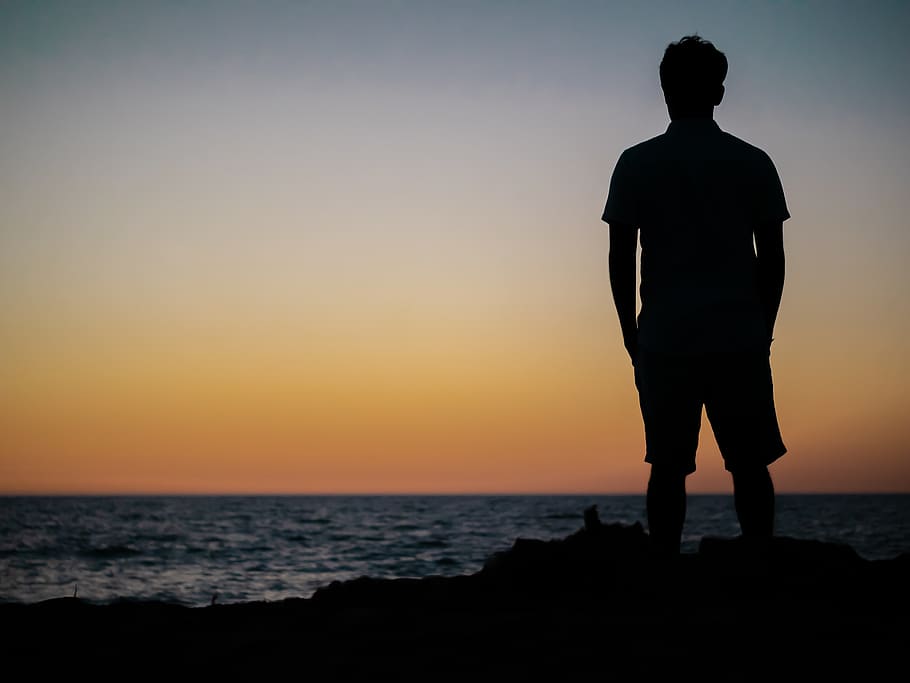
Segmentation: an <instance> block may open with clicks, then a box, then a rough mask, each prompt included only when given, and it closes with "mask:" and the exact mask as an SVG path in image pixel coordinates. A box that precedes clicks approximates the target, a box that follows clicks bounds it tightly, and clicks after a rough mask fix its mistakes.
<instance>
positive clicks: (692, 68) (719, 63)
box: [660, 36, 727, 119]
mask: <svg viewBox="0 0 910 683" xmlns="http://www.w3.org/2000/svg"><path fill="white" fill-rule="evenodd" d="M726 77H727V58H726V56H724V53H723V52H721V51H720V50H718V49H717V48H716V47H714V45H713V44H711V43H710V42H708V41H707V40H702V39H701V38H699V37H698V36H685V37H684V38H682V39H680V40H678V41H677V42H675V43H670V44H669V45H668V46H667V49H666V50H665V51H664V57H663V59H662V60H661V62H660V86H661V88H663V91H664V101H665V102H666V103H667V109H668V110H669V112H670V118H671V119H676V118H684V117H692V116H708V117H710V116H711V114H712V111H713V109H714V107H716V106H717V105H718V104H720V101H721V100H722V99H723V96H724V85H723V83H724V79H725V78H726Z"/></svg>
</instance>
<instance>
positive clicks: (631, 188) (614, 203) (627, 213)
mask: <svg viewBox="0 0 910 683" xmlns="http://www.w3.org/2000/svg"><path fill="white" fill-rule="evenodd" d="M634 180H635V179H634V175H633V174H632V172H631V168H630V164H629V156H628V153H627V152H623V153H622V154H620V155H619V159H618V160H617V162H616V167H615V168H614V169H613V176H612V177H611V178H610V190H609V192H608V193H607V203H606V206H605V207H604V212H603V216H602V217H601V220H603V221H604V222H606V223H621V224H624V225H633V226H637V225H638V201H637V199H636V196H635V182H634Z"/></svg>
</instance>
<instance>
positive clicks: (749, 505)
mask: <svg viewBox="0 0 910 683" xmlns="http://www.w3.org/2000/svg"><path fill="white" fill-rule="evenodd" d="M731 474H732V475H733V502H734V505H735V507H736V516H737V517H738V518H739V527H740V529H741V531H742V534H743V538H748V539H754V540H770V539H771V537H772V536H773V535H774V483H773V482H772V481H771V473H770V472H768V468H767V467H764V466H751V467H738V468H735V469H734V470H733V471H732V472H731Z"/></svg>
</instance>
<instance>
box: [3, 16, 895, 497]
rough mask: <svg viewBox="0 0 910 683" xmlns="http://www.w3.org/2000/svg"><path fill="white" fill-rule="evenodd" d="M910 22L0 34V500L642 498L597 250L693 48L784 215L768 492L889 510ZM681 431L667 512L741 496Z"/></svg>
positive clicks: (706, 429) (180, 23) (451, 24)
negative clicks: (85, 496)
mask: <svg viewBox="0 0 910 683" xmlns="http://www.w3.org/2000/svg"><path fill="white" fill-rule="evenodd" d="M908 25H910V4H907V3H903V2H864V3H860V2H835V1H830V2H735V1H727V2H702V1H694V2H687V3H678V2H580V1H572V0H566V1H563V2H542V1H538V0H527V1H525V2H494V1H492V0H488V1H487V2H436V1H434V0H424V1H423V2H411V1H407V0H385V1H382V0H379V1H375V2H367V1H363V2H348V1H346V0H328V1H325V2H291V1H284V2H273V1H271V0H264V1H261V2H255V3H254V2H230V1H226V0H220V1H214V0H212V1H204V0H197V1H183V2H171V1H169V0H161V1H158V2H154V3H148V2H102V1H96V2H52V1H48V2H40V3H36V2H9V1H8V2H4V3H2V4H0V307H2V308H0V310H2V316H0V351H2V354H0V493H12V494H15V493H494V492H495V493H528V492H534V493H588V492H596V493H640V492H643V491H644V487H645V484H646V481H647V476H648V466H647V465H646V464H645V463H644V462H643V456H644V431H643V427H642V424H641V416H640V413H639V408H638V401H637V395H636V393H635V389H634V385H633V381H632V368H631V364H630V362H629V360H628V357H627V356H626V355H625V352H624V351H623V348H622V341H621V336H620V332H619V325H618V322H617V319H616V314H615V310H614V308H613V304H612V299H611V295H610V290H609V280H608V272H607V251H608V244H609V234H608V228H607V226H606V224H605V223H603V222H602V221H601V220H600V217H601V213H602V211H603V204H604V201H605V199H606V193H607V190H608V187H609V180H610V175H611V173H612V170H613V165H614V164H615V162H616V159H617V157H618V156H619V154H620V153H621V152H622V150H623V149H625V148H626V147H628V146H631V145H632V144H635V143H637V142H640V141H642V140H645V139H647V138H650V137H653V136H655V135H658V134H660V133H662V132H664V130H666V127H667V124H668V122H669V119H668V116H667V112H666V107H665V106H664V103H663V97H662V93H661V91H660V85H659V79H658V65H659V62H660V58H661V56H662V54H663V50H664V48H665V47H666V45H667V44H668V43H669V42H671V41H674V40H678V39H679V38H681V37H682V36H684V35H687V34H698V35H700V36H702V37H703V38H705V39H708V40H710V41H712V42H713V43H714V44H715V45H716V46H717V47H718V48H719V49H720V50H722V51H723V52H724V53H725V54H726V55H727V58H728V60H729V64H730V68H729V73H728V77H727V80H726V82H725V86H726V95H725V99H724V101H723V102H722V103H721V105H720V106H719V107H718V108H717V110H716V111H715V118H716V120H717V122H718V124H719V125H720V126H721V128H722V129H724V130H726V131H728V132H730V133H733V134H734V135H737V136H739V137H741V138H743V139H745V140H747V141H749V142H751V143H752V144H755V145H757V146H759V147H761V148H762V149H764V150H765V151H766V152H768V154H769V155H770V156H771V157H772V159H773V160H774V162H775V165H776V166H777V169H778V172H779V174H780V176H781V179H782V182H783V185H784V190H785V194H786V198H787V202H788V206H789V209H790V213H791V214H792V218H791V219H790V220H789V221H787V222H786V224H785V249H786V255H787V279H786V284H785V287H784V295H783V301H782V304H781V310H780V314H779V318H778V324H777V328H776V330H775V342H774V345H773V349H772V357H771V360H772V368H773V372H774V381H775V395H776V399H777V410H778V416H779V420H780V425H781V430H782V433H783V436H784V441H785V443H786V445H787V447H788V453H787V454H786V455H785V456H784V457H783V458H782V459H781V460H779V461H778V462H776V463H775V464H774V465H772V467H771V473H772V476H773V478H774V482H775V486H776V488H777V490H778V491H779V492H910V460H908V455H910V395H908V386H910V360H908V358H910V353H908V351H910V342H908V339H910V299H908V295H910V276H908V269H907V267H906V263H907V261H908V258H910V236H908V230H907V216H908V215H910V193H908V189H910V90H908V89H907V88H906V84H907V83H908V82H910V43H908V41H907V40H906V36H905V32H906V27H907V26H908ZM730 487H731V483H730V479H729V475H728V474H727V473H726V472H725V471H724V470H723V465H722V461H721V459H720V455H719V452H718V450H717V447H716V444H715V442H714V438H713V435H712V433H711V430H710V426H709V425H708V423H707V422H703V429H702V433H701V440H700V445H699V452H698V471H697V472H696V473H695V474H693V475H692V476H690V478H689V480H688V488H689V491H690V492H693V493H698V492H729V491H730V490H731V488H730Z"/></svg>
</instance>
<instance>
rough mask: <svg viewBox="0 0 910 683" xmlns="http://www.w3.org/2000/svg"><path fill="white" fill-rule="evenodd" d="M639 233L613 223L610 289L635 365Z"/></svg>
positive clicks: (636, 349)
mask: <svg viewBox="0 0 910 683" xmlns="http://www.w3.org/2000/svg"><path fill="white" fill-rule="evenodd" d="M637 249H638V229H637V228H634V227H632V226H630V225H623V224H621V223H615V222H614V223H610V256H609V265H610V289H611V290H612V292H613V304H614V305H615V306H616V313H617V314H618V315H619V326H620V329H621V330H622V340H623V345H624V346H625V347H626V351H628V353H629V357H630V358H631V359H632V364H633V365H634V364H635V358H636V355H637V353H638V322H637V320H636V315H635V309H636V300H637V299H636V291H635V285H636V273H635V263H636V259H635V256H636V253H637Z"/></svg>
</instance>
